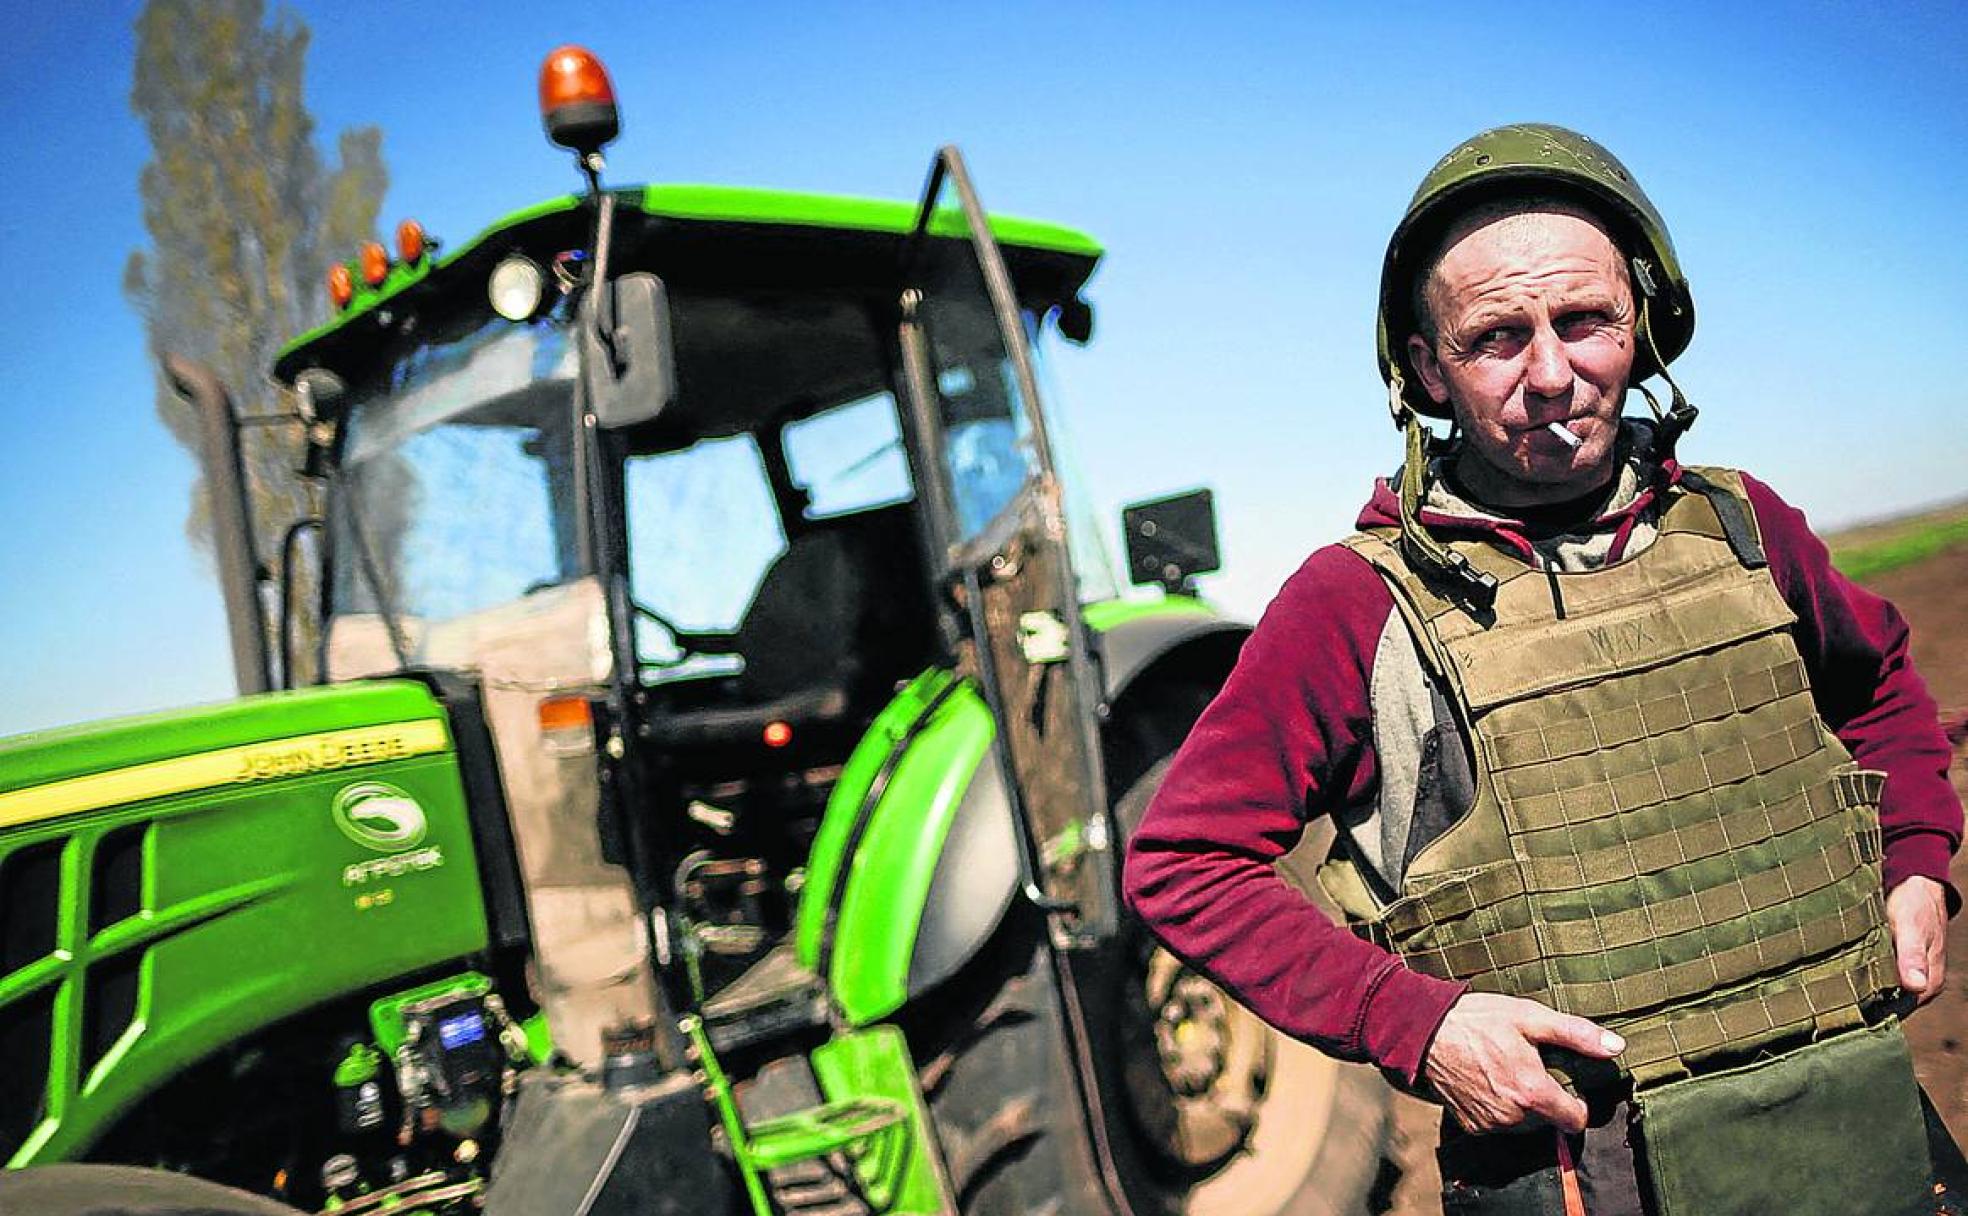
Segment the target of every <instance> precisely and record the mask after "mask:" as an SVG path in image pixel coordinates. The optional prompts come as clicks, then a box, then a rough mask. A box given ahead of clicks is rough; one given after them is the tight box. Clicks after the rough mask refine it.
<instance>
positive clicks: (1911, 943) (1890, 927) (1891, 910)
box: [1886, 874, 1947, 1005]
mask: <svg viewBox="0 0 1968 1216" xmlns="http://www.w3.org/2000/svg"><path fill="white" fill-rule="evenodd" d="M1886 929H1887V931H1888V932H1889V933H1891V934H1892V935H1893V954H1894V956H1895V957H1896V958H1897V959H1898V961H1899V968H1900V987H1902V988H1904V989H1906V990H1907V991H1908V992H1909V993H1911V994H1913V998H1914V1000H1915V1002H1916V1003H1917V1004H1920V1005H1925V1004H1926V1003H1927V1002H1928V1001H1931V1000H1933V999H1934V998H1935V997H1937V996H1939V995H1940V994H1941V987H1942V985H1943V984H1945V983H1946V981H1947V891H1946V889H1945V888H1943V887H1942V886H1941V884H1940V883H1937V882H1935V881H1934V880H1933V879H1931V878H1923V877H1921V876H1920V875H1917V874H1916V875H1915V876H1913V877H1912V878H1909V879H1906V880H1905V881H1903V882H1902V883H1900V885H1899V886H1897V887H1894V888H1893V889H1892V890H1891V891H1888V892H1887V893H1886Z"/></svg>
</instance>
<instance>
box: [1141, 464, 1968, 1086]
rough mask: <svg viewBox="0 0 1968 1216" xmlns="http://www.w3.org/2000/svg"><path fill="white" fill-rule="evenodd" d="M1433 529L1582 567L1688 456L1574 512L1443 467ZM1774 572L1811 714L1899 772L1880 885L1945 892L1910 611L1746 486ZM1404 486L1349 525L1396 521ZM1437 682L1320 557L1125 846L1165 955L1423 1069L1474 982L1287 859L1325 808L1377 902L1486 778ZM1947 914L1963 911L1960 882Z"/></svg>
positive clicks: (1638, 522) (1280, 1023) (1297, 578)
mask: <svg viewBox="0 0 1968 1216" xmlns="http://www.w3.org/2000/svg"><path fill="white" fill-rule="evenodd" d="M1441 472H1443V470H1438V475H1437V476H1434V477H1431V478H1430V484H1431V486H1432V489H1431V491H1430V493H1429V496H1428V499H1427V500H1426V501H1425V502H1424V503H1423V505H1422V511H1421V517H1420V518H1421V520H1422V522H1423V524H1424V525H1426V526H1427V527H1428V528H1429V529H1430V531H1431V532H1433V533H1434V534H1436V535H1437V536H1441V537H1444V538H1455V539H1465V538H1471V539H1479V540H1482V541H1486V542H1488V543H1490V544H1494V545H1496V546H1497V547H1499V548H1501V549H1503V550H1505V551H1506V552H1509V553H1511V554H1513V555H1515V556H1517V557H1518V558H1520V559H1521V560H1524V561H1526V562H1529V563H1532V564H1535V565H1537V566H1539V567H1540V568H1556V569H1560V570H1587V569H1593V568H1596V567H1598V566H1601V565H1605V564H1608V563H1611V562H1617V561H1620V560H1623V559H1624V558H1626V557H1630V556H1633V555H1636V554H1638V553H1639V552H1641V551H1643V550H1644V549H1645V548H1646V547H1647V546H1648V545H1650V544H1651V543H1652V541H1653V538H1654V535H1655V531H1654V520H1655V518H1656V516H1657V514H1658V512H1657V509H1656V500H1657V497H1658V495H1659V493H1660V492H1661V488H1662V487H1664V486H1672V485H1673V484H1675V483H1676V482H1677V481H1678V480H1679V478H1680V476H1681V471H1680V469H1679V468H1678V467H1677V466H1675V465H1674V464H1673V463H1672V462H1669V463H1667V464H1666V465H1664V466H1655V467H1649V466H1647V465H1645V464H1644V463H1643V462H1642V461H1641V460H1640V459H1629V460H1627V461H1626V462H1625V463H1624V464H1623V466H1622V472H1621V475H1620V477H1619V478H1617V479H1616V480H1615V482H1614V484H1613V485H1612V486H1611V487H1610V490H1609V492H1607V493H1606V495H1605V498H1604V500H1603V501H1602V502H1601V503H1599V504H1598V505H1597V506H1596V507H1594V506H1586V507H1584V508H1582V510H1581V513H1582V514H1583V515H1584V518H1583V521H1582V522H1580V521H1577V520H1574V521H1570V522H1560V523H1557V524H1553V523H1550V522H1548V521H1547V522H1540V521H1539V520H1537V519H1535V518H1530V519H1523V518H1513V517H1510V516H1506V515H1500V514H1496V513H1493V512H1489V511H1486V510H1484V509H1482V508H1481V507H1478V506H1476V505H1475V504H1473V503H1470V502H1468V501H1467V500H1465V499H1463V498H1461V497H1459V496H1458V495H1457V494H1456V493H1455V492H1454V490H1453V489H1452V488H1451V486H1450V485H1449V483H1448V480H1447V478H1446V477H1445V476H1442V475H1439V474H1440V473H1441ZM1743 484H1744V486H1745V489H1746V491H1747V496H1748V498H1749V502H1750V506H1751V509H1752V510H1753V512H1754V514H1755V517H1756V522H1757V525H1758V528H1759V530H1760V532H1761V534H1762V539H1763V543H1764V548H1765V550H1766V552H1767V554H1768V557H1769V561H1770V573H1771V575H1772V577H1773V578H1774V580H1775V582H1776V586H1777V589H1778V591H1779V592H1780V593H1781V594H1782V595H1783V597H1784V600H1785V601H1786V602H1787V603H1788V604H1789V605H1790V607H1791V609H1792V610H1793V611H1794V612H1796V614H1797V618H1798V623H1797V625H1796V626H1795V629H1794V634H1795V640H1796V643H1797V648H1798V651H1799V652H1800V654H1801V655H1802V656H1803V659H1804V663H1805V665H1806V667H1807V669H1808V671H1809V673H1810V678H1811V687H1812V692H1813V695H1814V698H1815V700H1816V703H1817V708H1818V713H1819V715H1820V716H1821V717H1822V718H1823V719H1824V721H1825V724H1826V725H1827V726H1829V727H1830V728H1831V730H1832V731H1833V732H1834V733H1835V734H1836V735H1837V736H1838V738H1839V739H1840V740H1841V741H1842V742H1843V743H1844V744H1845V746H1846V747H1847V748H1848V749H1849V750H1850V751H1851V753H1852V755H1853V757H1854V759H1855V760H1856V761H1857V762H1858V763H1860V764H1861V765H1864V766H1865V767H1867V768H1873V769H1879V770H1882V771H1884V772H1885V773H1886V774H1887V780H1886V784H1885V792H1884V795H1883V798H1882V802H1881V807H1880V819H1881V824H1882V828H1883V836H1884V842H1885V865H1884V870H1885V885H1886V887H1887V889H1888V890H1890V889H1892V887H1894V886H1895V885H1897V884H1898V883H1900V882H1902V881H1904V880H1905V879H1907V878H1908V877H1910V876H1912V875H1915V874H1919V875H1925V876H1926V877H1929V878H1932V879H1935V880H1936V881H1938V882H1941V883H1942V884H1943V885H1946V884H1947V882H1948V862H1949V859H1950V858H1951V857H1952V855H1953V853H1954V850H1955V849H1956V847H1958V845H1959V844H1960V840H1961V830H1962V811H1961V805H1960V803H1959V801H1958V800H1957V799H1956V798H1955V795H1954V792H1953V790H1952V788H1951V787H1950V786H1949V784H1948V779H1947V766H1948V763H1949V760H1950V757H1951V751H1950V748H1949V746H1948V743H1947V739H1946V737H1945V735H1944V734H1943V733H1942V730H1941V727H1940V723H1939V715H1938V712H1937V710H1936V707H1935V704H1934V701H1933V698H1932V697H1930V696H1929V695H1928V693H1927V689H1926V686H1925V685H1924V684H1923V683H1922V682H1921V679H1920V677H1919V675H1918V674H1917V673H1916V672H1915V671H1914V669H1913V667H1912V664H1911V663H1910V662H1909V660H1908V656H1907V627H1906V622H1905V620H1904V619H1903V618H1902V617H1901V616H1900V614H1899V612H1898V611H1897V610H1895V609H1894V608H1893V606H1892V605H1891V604H1889V603H1888V602H1886V601H1885V600H1884V599H1881V598H1880V597H1879V596H1877V595H1874V594H1872V593H1871V592H1869V591H1867V590H1865V589H1864V588H1863V587H1860V586H1858V585H1857V584H1855V583H1853V582H1851V581H1850V580H1848V579H1846V578H1845V577H1844V576H1842V575H1840V574H1839V573H1838V572H1837V571H1836V570H1834V569H1833V568H1832V566H1831V560H1830V555H1829V553H1828V552H1827V551H1826V549H1825V546H1824V543H1823V542H1822V541H1820V540H1819V539H1818V538H1817V537H1816V536H1815V535H1814V534H1813V533H1812V532H1811V530H1810V527H1809V526H1808V525H1807V524H1806V522H1805V520H1804V516H1803V514H1802V513H1800V512H1799V511H1798V510H1797V509H1796V508H1794V507H1792V506H1790V505H1789V504H1788V503H1786V502H1784V501H1783V500H1782V499H1781V498H1779V497H1778V496H1777V495H1776V493H1775V492H1774V491H1772V490H1771V489H1770V488H1769V487H1768V486H1766V485H1764V484H1763V483H1762V482H1760V481H1757V480H1755V479H1754V478H1751V477H1748V476H1744V478H1743ZM1399 511H1400V505H1399V500H1398V498H1397V496H1396V491H1395V489H1394V486H1393V484H1390V481H1387V480H1382V481H1379V482H1377V483H1376V484H1375V487H1374V491H1373V495H1372V497H1371V498H1370V499H1369V500H1368V502H1367V504H1366V506H1365V508H1363V509H1362V511H1361V512H1360V516H1359V519H1358V526H1359V527H1362V528H1367V527H1383V526H1395V525H1397V524H1398V521H1399ZM1447 721H1448V715H1447V705H1446V702H1445V701H1444V700H1443V698H1442V694H1441V692H1440V691H1439V690H1438V689H1436V688H1434V687H1433V684H1432V682H1431V681H1430V680H1429V679H1428V678H1427V677H1426V675H1425V674H1424V672H1423V669H1422V666H1421V662H1420V658H1419V656H1418V654H1417V652H1416V650H1415V647H1414V643H1413V641H1412V640H1411V638H1410V637H1409V635H1408V632H1407V629H1406V627H1405V626H1404V625H1403V624H1402V622H1401V618H1400V616H1399V614H1398V613H1397V612H1396V611H1395V609H1394V602H1393V598H1392V595H1391V593H1390V592H1389V591H1388V589H1387V587H1386V585H1385V584H1384V583H1383V582H1382V581H1381V579H1380V577H1379V575H1377V574H1376V573H1375V572H1374V571H1373V569H1372V567H1370V566H1369V565H1367V563H1366V562H1365V561H1364V560H1363V559H1361V558H1360V557H1359V556H1358V555H1357V554H1355V553H1353V552H1352V551H1351V550H1349V549H1346V548H1344V547H1343V546H1340V545H1329V546H1327V547H1325V548H1322V549H1319V550H1317V551H1316V552H1314V553H1313V554H1312V555H1311V556H1310V557H1308V558H1307V559H1306V560H1305V563H1304V564H1303V565H1302V566H1300V567H1299V569H1298V570H1297V572H1296V573H1294V574H1293V575H1292V576H1291V577H1290V578H1289V579H1288V580H1286V582H1285V584H1284V586H1283V587H1282V588H1281V589H1280V590H1279V592H1278V594H1277V596H1276V598H1274V599H1273V600H1272V602H1271V604H1270V606H1269V607H1268V608H1267V609H1266V610H1265V612H1264V615H1263V617H1262V618H1261V619H1260V620H1259V622H1258V625H1257V628H1256V630H1255V631H1254V632H1253V633H1252V634H1251V636H1250V638H1249V639H1248V640H1247V641H1246V642H1245V643H1244V647H1243V650H1242V652H1241V654H1240V655H1239V656H1238V660H1237V664H1236V667H1235V669H1234V670H1233V671H1232V672H1231V674H1230V677H1229V679H1228V680H1227V681H1226V682H1225V683H1224V686H1223V688H1222V690H1221V691H1220V692H1219V694H1218V695H1217V697H1216V699H1215V700H1214V701H1212V702H1211V704H1210V705H1209V707H1208V708H1207V709H1206V710H1204V712H1203V714H1202V716H1201V717H1200V718H1199V719H1198V720H1197V722H1196V724H1195V727H1194V728H1193V729H1192V730H1191V732H1190V734H1189V736H1188V738H1187V740H1186V741H1185V742H1184V743H1183V745H1182V747H1181V748H1180V749H1179V750H1178V751H1177V753H1176V755H1175V757H1174V759H1173V761H1172V762H1171V764H1170V766H1169V768H1168V770H1167V772H1166V775H1165V776H1164V778H1163V781H1162V784H1161V787H1160V789H1159V790H1158V791H1157V793H1156V795H1155V797H1154V799H1153V800H1152V802H1151V803H1150V805H1149V807H1148V810H1147V812H1146V814H1145V815H1144V817H1143V819H1142V823H1141V825H1140V827H1139V828H1138V829H1137V831H1136V833H1135V835H1134V837H1133V839H1132V840H1131V842H1130V844H1129V853H1128V858H1127V865H1126V870H1125V876H1124V886H1125V890H1126V895H1127V898H1128V900H1129V902H1130V903H1131V904H1132V906H1133V907H1134V909H1135V911H1136V912H1137V913H1139V915H1140V916H1141V917H1142V919H1143V921H1145V922H1146V923H1147V925H1148V926H1149V928H1150V929H1151V930H1153V932H1154V933H1155V934H1156V936H1157V937H1159V938H1160V939H1161V941H1162V942H1163V944H1165V945H1166V946H1167V947H1168V948H1169V950H1171V951H1172V952H1173V953H1174V954H1175V955H1176V956H1177V957H1179V958H1181V959H1182V960H1183V961H1184V962H1185V963H1187V964H1188V965H1190V966H1192V967H1194V968H1195V969H1197V970H1198V971H1200V972H1202V973H1203V974H1205V975H1207V976H1209V977H1210V978H1211V979H1213V980H1215V981H1216V982H1217V983H1218V984H1220V985H1221V986H1222V987H1223V988H1225V989H1226V990H1227V991H1228V992H1229V993H1230V994H1231V995H1232V996H1234V997H1235V998H1236V999H1237V1000H1238V1001H1239V1002H1241V1003H1242V1004H1244V1005H1245V1006H1246V1007H1248V1008H1249V1009H1250V1010H1252V1011H1253V1012H1254V1013H1256V1014H1257V1015H1258V1016H1259V1017H1261V1018H1263V1019H1264V1020H1265V1021H1267V1022H1269V1023H1271V1024H1272V1025H1273V1026H1276V1027H1278V1028H1279V1029H1280V1030H1283V1031H1284V1032H1285V1033H1287V1034H1290V1035H1292V1036H1294V1037H1296V1038H1299V1039H1302V1040H1304V1041H1306V1042H1308V1043H1311V1044H1312V1045H1314V1046H1316V1047H1319V1048H1321V1049H1322V1050H1324V1051H1326V1052H1328V1053H1329V1054H1331V1055H1334V1056H1337V1057H1339V1058H1341V1059H1346V1060H1364V1061H1369V1062H1371V1063H1373V1064H1375V1065H1377V1066H1378V1067H1379V1068H1380V1069H1381V1070H1382V1071H1383V1072H1384V1073H1386V1074H1387V1075H1388V1076H1389V1078H1390V1080H1393V1081H1395V1082H1396V1083H1397V1084H1401V1085H1403V1086H1406V1087H1410V1088H1412V1087H1415V1086H1416V1085H1418V1083H1419V1074H1420V1071H1421V1066H1422V1062H1423V1060H1424V1058H1425V1057H1426V1055H1427V1051H1428V1045H1429V1043H1430V1042H1431V1041H1432V1039H1433V1037H1434V1034H1435V1030H1436V1028H1437V1027H1438V1026H1440V1025H1441V1022H1442V1019H1443V1017H1444V1016H1445V1015H1446V1014H1447V1013H1448V1010H1449V1007H1450V1006H1451V1005H1453V1004H1454V1003H1455V1001H1456V999H1457V998H1458V997H1459V996H1460V995H1461V994H1462V992H1463V990H1464V986H1463V985H1461V984H1458V983H1454V982H1450V981H1446V980H1440V979H1436V978H1434V977H1431V976H1426V975H1422V974H1420V973H1418V972H1414V971H1410V970H1408V969H1407V968H1406V967H1405V966H1404V965H1403V964H1402V963H1401V961H1400V960H1399V959H1398V958H1396V957H1395V956H1394V955H1393V954H1391V953H1389V952H1388V951H1386V950H1384V949H1383V948H1381V947H1380V946H1377V945H1374V944H1373V943H1370V942H1367V941H1364V940H1362V939H1361V938H1358V937H1356V936H1354V935H1353V934H1352V933H1351V932H1349V931H1347V930H1346V929H1345V928H1343V927H1341V926H1339V925H1337V924H1335V923H1334V922H1333V921H1332V920H1331V919H1330V918H1328V917H1327V915H1326V914H1325V913H1324V912H1322V911H1321V910H1320V909H1319V908H1318V907H1317V906H1315V905H1314V904H1313V903H1311V902H1310V901H1309V900H1308V899H1307V898H1306V897H1305V896H1304V895H1303V894H1301V893H1300V891H1299V890H1298V889H1297V888H1295V887H1293V886H1291V885H1290V884H1289V883H1287V882H1286V881H1285V880H1284V878H1282V877H1281V876H1280V875H1279V874H1278V872H1277V871H1276V869H1275V868H1274V864H1273V863H1275V862H1276V861H1277V860H1278V859H1279V858H1280V857H1281V856H1283V855H1284V854H1285V853H1286V852H1288V851H1289V850H1290V849H1291V848H1292V846H1293V845H1294V844H1295V843H1297V841H1298V838H1299V835H1300V834H1301V832H1302V831H1303V830H1304V829H1305V827H1306V825H1307V824H1308V823H1310V822H1311V821H1312V819H1313V817H1315V816H1319V815H1330V816H1332V817H1333V819H1334V821H1335V824H1336V826H1337V828H1338V830H1339V832H1340V833H1341V834H1342V836H1343V838H1344V839H1343V842H1342V843H1343V847H1345V848H1346V849H1347V850H1348V852H1349V853H1350V854H1351V855H1352V856H1353V857H1354V859H1355V860H1356V861H1358V862H1361V863H1363V869H1364V870H1365V871H1366V872H1367V873H1368V876H1369V880H1370V881H1375V882H1376V883H1377V885H1379V886H1380V887H1381V888H1382V890H1383V891H1384V892H1390V893H1391V892H1392V891H1394V890H1398V888H1399V885H1400V879H1401V874H1402V871H1403V870H1404V868H1405V864H1406V860H1407V859H1408V858H1411V857H1413V856H1414V854H1415V853H1416V852H1418V851H1419V848H1420V846H1421V845H1422V844H1425V843H1426V842H1427V840H1429V839H1432V838H1433V836H1434V835H1437V834H1439V832H1440V830H1441V829H1443V828H1445V827H1446V826H1447V823H1448V822H1452V821H1453V819H1454V817H1456V815H1457V814H1458V813H1459V811H1460V810H1466V809H1467V806H1468V798H1469V795H1470V792H1471V789H1472V786H1471V779H1470V777H1469V774H1468V762H1467V759H1466V756H1464V755H1462V754H1461V747H1460V735H1459V734H1456V735H1453V736H1452V738H1453V740H1454V742H1455V746H1451V747H1446V748H1445V747H1444V746H1443V745H1442V744H1443V740H1444V738H1445V731H1444V728H1445V725H1446V724H1447ZM1947 891H1948V907H1949V911H1950V913H1952V912H1953V911H1954V910H1955V909H1956V908H1957V907H1958V906H1959V904H1960V900H1959V897H1958V896H1957V895H1956V894H1955V892H1954V890H1953V888H1952V887H1951V886H1949V887H1947Z"/></svg>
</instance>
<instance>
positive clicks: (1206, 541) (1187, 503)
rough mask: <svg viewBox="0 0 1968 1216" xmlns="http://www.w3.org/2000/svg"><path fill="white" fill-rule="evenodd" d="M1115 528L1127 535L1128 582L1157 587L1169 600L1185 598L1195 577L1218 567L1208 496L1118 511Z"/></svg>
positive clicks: (1213, 500) (1191, 494) (1211, 502)
mask: <svg viewBox="0 0 1968 1216" xmlns="http://www.w3.org/2000/svg"><path fill="white" fill-rule="evenodd" d="M1121 527H1122V529H1123V530H1124V531H1125V532H1126V533H1127V562H1128V579H1129V581H1130V582H1133V583H1136V584H1139V585H1141V586H1147V585H1149V584H1151V583H1159V584H1160V585H1161V587H1162V589H1163V590H1164V591H1166V592H1168V593H1169V594H1170V595H1189V594H1193V593H1194V591H1195V579H1196V576H1197V575H1199V574H1208V573H1209V572H1211V571H1212V570H1220V569H1222V567H1223V560H1222V558H1221V557H1220V556H1219V555H1218V553H1217V545H1216V498H1215V496H1214V495H1212V494H1211V493H1210V492H1209V491H1208V490H1191V491H1189V492H1188V493H1186V494H1176V495H1173V496H1171V497H1168V498H1157V499H1154V500H1152V501H1149V502H1138V503H1135V504H1134V505H1133V506H1130V507H1126V508H1124V509H1123V510H1122V511H1121Z"/></svg>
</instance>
